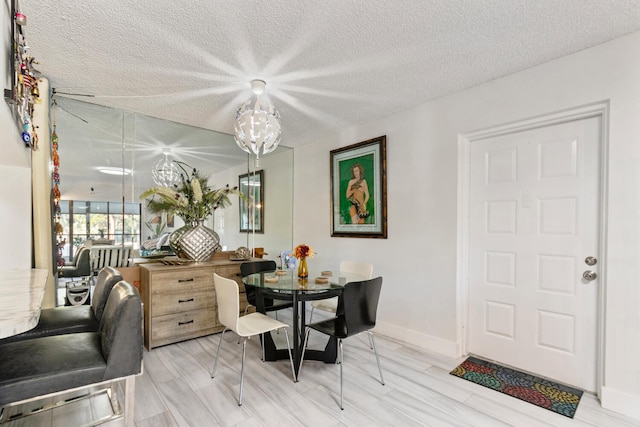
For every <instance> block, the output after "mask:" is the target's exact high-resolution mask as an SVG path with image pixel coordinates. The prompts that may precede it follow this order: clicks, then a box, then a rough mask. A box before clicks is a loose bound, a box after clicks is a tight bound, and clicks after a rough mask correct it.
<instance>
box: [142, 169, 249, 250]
mask: <svg viewBox="0 0 640 427" xmlns="http://www.w3.org/2000/svg"><path fill="white" fill-rule="evenodd" d="M174 162H175V163H176V164H177V165H178V167H180V169H181V170H182V173H181V174H180V183H179V184H176V185H174V188H166V187H152V188H150V189H148V190H147V191H145V192H144V193H142V194H141V195H140V198H141V199H147V209H148V210H149V211H151V212H152V213H155V214H160V213H162V212H167V213H169V214H175V215H177V216H179V217H180V218H182V220H183V221H184V223H185V226H184V227H181V228H179V229H177V230H175V231H174V232H173V233H171V236H170V237H169V245H170V246H171V249H173V251H174V252H175V254H176V255H178V257H180V258H188V259H191V260H194V261H207V260H209V259H211V256H212V255H213V254H214V253H215V252H216V251H217V250H219V249H220V237H219V236H218V233H216V232H215V231H213V230H211V229H210V228H208V227H206V226H205V225H204V220H205V219H207V217H209V216H210V215H211V214H213V212H214V211H215V210H216V209H218V208H225V207H227V206H230V205H231V199H230V198H229V196H230V195H233V194H235V195H238V196H239V197H243V198H244V195H243V194H242V193H240V192H239V191H238V188H237V187H233V188H231V187H229V185H227V186H225V187H222V188H213V187H211V186H209V183H208V181H209V177H208V176H206V175H202V174H201V173H200V171H198V170H197V169H195V168H192V167H190V166H189V165H187V164H186V163H183V162H178V161H175V160H174ZM188 170H190V171H191V172H190V173H189V172H187V171H188Z"/></svg>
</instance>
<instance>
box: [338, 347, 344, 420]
mask: <svg viewBox="0 0 640 427" xmlns="http://www.w3.org/2000/svg"><path fill="white" fill-rule="evenodd" d="M338 351H339V352H340V409H342V410H343V411H344V403H343V401H344V391H343V387H342V386H343V384H342V366H343V365H344V363H343V354H344V353H343V350H342V339H338Z"/></svg>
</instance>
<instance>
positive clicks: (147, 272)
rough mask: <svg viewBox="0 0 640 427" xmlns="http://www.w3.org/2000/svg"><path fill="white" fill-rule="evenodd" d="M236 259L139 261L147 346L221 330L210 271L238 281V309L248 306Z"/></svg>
mask: <svg viewBox="0 0 640 427" xmlns="http://www.w3.org/2000/svg"><path fill="white" fill-rule="evenodd" d="M240 264H241V262H239V261H231V260H229V259H228V258H214V259H213V260H212V261H207V262H199V263H189V264H182V265H164V264H161V263H146V264H140V288H141V289H140V291H141V292H140V294H141V296H142V302H143V303H144V345H145V347H146V348H147V349H148V350H151V349H152V348H154V347H158V346H161V345H166V344H171V343H174V342H178V341H183V340H187V339H191V338H197V337H201V336H204V335H209V334H213V333H216V332H221V331H222V330H223V329H224V327H223V326H222V324H220V322H219V320H218V305H217V302H216V292H215V288H214V286H213V273H218V274H219V275H220V276H223V277H228V278H230V279H233V280H235V281H236V282H238V285H239V288H240V313H241V314H243V313H244V310H245V308H246V306H247V304H248V303H247V297H246V295H245V290H244V284H243V283H242V277H241V276H240Z"/></svg>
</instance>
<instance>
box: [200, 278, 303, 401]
mask: <svg viewBox="0 0 640 427" xmlns="http://www.w3.org/2000/svg"><path fill="white" fill-rule="evenodd" d="M213 284H214V286H215V288H216V298H217V301H218V319H220V323H222V325H223V326H224V330H223V331H222V334H221V335H220V342H219V343H218V351H217V352H216V359H215V362H214V363H213V369H212V370H211V378H214V377H215V374H216V367H217V365H218V357H219V356H220V348H221V347H222V341H224V333H225V332H226V331H227V330H232V331H233V332H235V333H236V334H238V336H239V337H241V338H242V368H241V370H240V394H239V396H238V406H242V388H243V384H244V359H245V355H246V352H247V340H248V339H250V338H251V337H253V336H256V335H260V334H265V333H267V332H271V331H276V330H279V329H284V330H285V333H284V336H285V337H287V349H288V350H289V361H290V362H291V372H292V374H293V381H294V382H296V373H295V369H294V367H293V356H292V355H291V345H290V344H289V335H288V334H287V333H286V329H287V328H288V327H289V325H287V324H286V323H282V322H280V321H278V320H276V319H273V318H271V317H268V316H266V315H264V314H262V313H249V314H247V315H246V316H242V317H240V294H239V292H238V284H237V283H236V282H235V281H234V280H231V279H227V278H224V277H222V276H219V275H218V274H215V273H214V274H213ZM262 352H263V355H262V360H264V347H263V349H262Z"/></svg>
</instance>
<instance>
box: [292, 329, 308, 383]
mask: <svg viewBox="0 0 640 427" xmlns="http://www.w3.org/2000/svg"><path fill="white" fill-rule="evenodd" d="M309 331H311V329H310V328H307V330H306V331H305V333H304V342H303V343H302V354H301V355H300V366H298V377H300V372H302V362H304V352H305V350H306V349H307V343H308V342H309ZM296 381H297V379H296Z"/></svg>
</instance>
